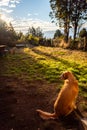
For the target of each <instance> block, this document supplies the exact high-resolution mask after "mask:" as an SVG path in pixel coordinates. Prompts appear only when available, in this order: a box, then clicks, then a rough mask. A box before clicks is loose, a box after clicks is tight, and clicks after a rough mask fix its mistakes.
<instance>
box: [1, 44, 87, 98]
mask: <svg viewBox="0 0 87 130" xmlns="http://www.w3.org/2000/svg"><path fill="white" fill-rule="evenodd" d="M66 70H69V71H72V72H73V74H74V75H75V77H76V78H77V80H78V83H79V87H80V95H81V96H83V97H84V98H87V53H86V52H80V51H72V50H66V49H61V48H51V47H43V46H41V47H40V46H38V47H34V48H32V49H29V48H25V49H24V52H23V53H21V54H15V55H8V56H7V57H3V58H0V76H3V75H5V76H7V75H9V76H14V77H15V76H17V77H18V78H21V79H22V80H28V81H31V80H33V81H34V80H43V81H46V82H49V83H57V84H59V86H61V85H62V84H63V83H62V81H61V80H60V78H59V77H60V75H61V73H62V72H64V71H66Z"/></svg>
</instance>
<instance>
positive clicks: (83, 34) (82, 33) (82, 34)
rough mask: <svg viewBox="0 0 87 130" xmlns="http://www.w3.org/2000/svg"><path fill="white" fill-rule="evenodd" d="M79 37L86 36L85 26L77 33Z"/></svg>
mask: <svg viewBox="0 0 87 130" xmlns="http://www.w3.org/2000/svg"><path fill="white" fill-rule="evenodd" d="M79 37H87V31H86V29H85V28H83V29H82V30H81V31H80V33H79Z"/></svg>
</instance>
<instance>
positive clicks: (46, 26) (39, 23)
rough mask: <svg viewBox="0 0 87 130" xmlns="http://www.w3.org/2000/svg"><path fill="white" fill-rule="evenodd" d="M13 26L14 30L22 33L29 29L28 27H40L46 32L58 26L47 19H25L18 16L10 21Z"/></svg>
mask: <svg viewBox="0 0 87 130" xmlns="http://www.w3.org/2000/svg"><path fill="white" fill-rule="evenodd" d="M12 24H13V27H14V28H15V30H16V31H18V32H19V31H22V32H24V33H26V32H27V31H28V29H29V27H32V26H33V27H35V28H37V27H40V28H41V29H42V31H43V32H47V31H55V30H57V29H58V27H57V26H56V25H55V24H53V23H50V22H48V21H43V20H40V19H32V18H31V19H26V18H20V19H18V20H17V19H16V20H14V21H12Z"/></svg>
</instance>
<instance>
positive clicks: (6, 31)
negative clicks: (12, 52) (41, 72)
mask: <svg viewBox="0 0 87 130" xmlns="http://www.w3.org/2000/svg"><path fill="white" fill-rule="evenodd" d="M16 38H17V36H16V32H15V31H14V28H13V26H12V24H11V23H10V24H9V25H7V23H6V22H5V21H3V20H2V19H1V18H0V44H6V45H10V46H14V43H15V41H16Z"/></svg>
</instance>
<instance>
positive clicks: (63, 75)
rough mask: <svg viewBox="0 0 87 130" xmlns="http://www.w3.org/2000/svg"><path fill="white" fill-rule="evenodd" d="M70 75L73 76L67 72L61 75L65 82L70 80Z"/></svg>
mask: <svg viewBox="0 0 87 130" xmlns="http://www.w3.org/2000/svg"><path fill="white" fill-rule="evenodd" d="M70 75H72V73H71V72H70V71H65V72H63V73H62V74H61V76H60V78H61V79H63V80H66V79H68V78H69V76H70Z"/></svg>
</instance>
